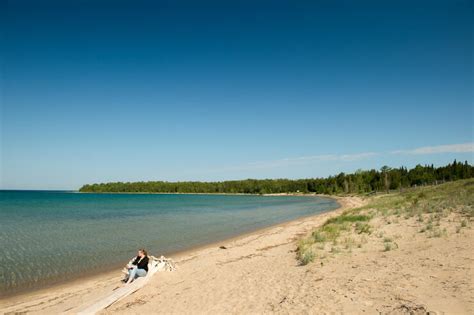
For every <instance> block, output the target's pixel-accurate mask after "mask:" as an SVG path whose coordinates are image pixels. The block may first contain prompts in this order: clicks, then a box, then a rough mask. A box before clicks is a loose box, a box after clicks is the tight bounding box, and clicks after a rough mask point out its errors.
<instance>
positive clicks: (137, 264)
mask: <svg viewBox="0 0 474 315" xmlns="http://www.w3.org/2000/svg"><path fill="white" fill-rule="evenodd" d="M127 269H128V278H127V279H125V280H124V282H126V283H131V282H132V281H133V280H135V278H138V277H145V276H146V273H147V272H148V253H147V252H146V250H144V249H139V250H138V255H137V257H135V259H134V260H133V261H132V263H131V264H128V265H127Z"/></svg>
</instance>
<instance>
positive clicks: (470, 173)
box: [79, 160, 474, 194]
mask: <svg viewBox="0 0 474 315" xmlns="http://www.w3.org/2000/svg"><path fill="white" fill-rule="evenodd" d="M471 177H474V167H473V166H472V165H470V164H469V163H468V162H467V161H465V162H464V163H462V162H457V161H456V160H454V162H453V163H450V164H448V165H446V166H441V167H434V166H433V165H424V166H422V165H417V166H415V167H414V168H412V169H410V170H408V169H407V168H406V167H399V168H390V167H388V166H384V167H382V168H381V169H380V170H375V169H372V170H357V171H356V172H355V173H352V174H345V173H340V174H338V175H335V176H329V177H326V178H307V179H294V180H293V179H245V180H229V181H221V182H198V181H186V182H166V181H148V182H113V183H100V184H88V185H84V186H82V187H81V188H80V189H79V191H80V192H93V193H112V192H113V193H230V194H238V193H239V194H274V193H317V194H350V193H373V192H379V191H386V192H389V191H391V190H401V189H403V188H409V187H414V186H422V185H433V184H439V183H443V182H446V181H454V180H458V179H466V178H471Z"/></svg>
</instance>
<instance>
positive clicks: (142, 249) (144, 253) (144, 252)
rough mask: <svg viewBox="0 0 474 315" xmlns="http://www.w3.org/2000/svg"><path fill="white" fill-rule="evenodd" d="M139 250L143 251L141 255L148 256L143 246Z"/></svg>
mask: <svg viewBox="0 0 474 315" xmlns="http://www.w3.org/2000/svg"><path fill="white" fill-rule="evenodd" d="M139 251H141V252H142V253H143V255H145V256H148V252H147V251H146V249H144V248H140V249H139Z"/></svg>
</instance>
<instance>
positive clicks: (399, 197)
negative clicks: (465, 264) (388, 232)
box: [296, 179, 474, 265]
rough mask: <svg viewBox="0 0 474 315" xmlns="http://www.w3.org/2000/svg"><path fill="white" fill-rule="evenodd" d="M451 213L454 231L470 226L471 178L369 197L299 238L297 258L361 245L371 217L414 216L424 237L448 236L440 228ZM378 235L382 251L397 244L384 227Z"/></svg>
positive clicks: (473, 208)
mask: <svg viewBox="0 0 474 315" xmlns="http://www.w3.org/2000/svg"><path fill="white" fill-rule="evenodd" d="M452 214H455V217H456V218H458V219H457V220H459V222H458V223H457V226H456V228H455V233H462V229H465V228H469V227H470V225H471V222H472V221H473V220H474V179H467V180H459V181H455V182H449V183H445V184H441V185H437V186H428V187H418V188H413V189H410V190H408V191H405V192H401V193H392V194H386V195H381V196H373V197H369V200H368V202H367V204H366V205H365V206H363V207H360V208H356V209H351V210H348V211H346V212H344V213H342V214H341V215H339V216H337V217H333V218H330V219H328V220H327V221H326V222H325V223H324V224H323V225H322V226H320V227H318V228H316V229H315V230H314V231H313V232H312V233H311V235H310V236H309V237H306V238H303V239H301V240H300V241H299V243H298V247H297V250H296V252H297V259H298V260H299V261H300V263H301V264H302V265H306V264H308V263H310V262H313V261H314V260H316V258H317V257H324V256H326V254H337V253H341V252H344V251H345V252H351V251H352V250H353V248H355V249H360V248H362V247H363V246H364V244H365V243H367V237H370V235H371V234H373V233H374V232H375V227H374V226H373V224H371V221H373V219H374V218H378V219H379V222H380V220H381V221H382V222H383V224H392V223H399V222H401V221H402V220H411V219H413V220H414V221H415V222H417V224H419V225H420V229H419V233H422V234H421V235H426V237H427V238H436V237H447V236H448V235H449V233H448V230H447V229H446V228H442V227H441V225H442V224H441V223H442V222H443V220H448V217H449V216H450V215H452ZM449 220H450V219H449ZM376 235H377V234H376ZM378 238H379V239H380V241H381V242H382V243H381V246H383V247H382V251H385V252H388V251H391V250H396V249H397V248H398V245H397V243H396V242H395V241H394V239H393V238H390V237H384V235H383V231H379V233H378ZM382 238H383V240H382Z"/></svg>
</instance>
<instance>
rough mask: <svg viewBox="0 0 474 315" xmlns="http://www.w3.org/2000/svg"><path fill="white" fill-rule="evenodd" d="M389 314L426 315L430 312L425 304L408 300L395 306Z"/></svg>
mask: <svg viewBox="0 0 474 315" xmlns="http://www.w3.org/2000/svg"><path fill="white" fill-rule="evenodd" d="M389 314H393V315H395V314H410V315H422V314H423V315H425V314H429V312H428V310H427V309H426V307H425V306H423V305H421V304H416V303H413V302H406V303H403V304H400V305H399V306H397V307H395V308H394V309H393V310H392V311H391V312H390V313H389Z"/></svg>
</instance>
